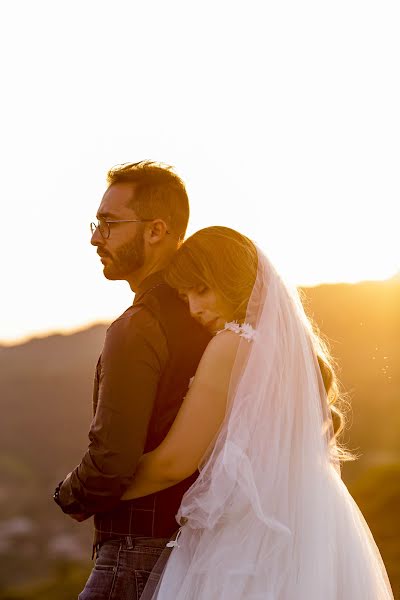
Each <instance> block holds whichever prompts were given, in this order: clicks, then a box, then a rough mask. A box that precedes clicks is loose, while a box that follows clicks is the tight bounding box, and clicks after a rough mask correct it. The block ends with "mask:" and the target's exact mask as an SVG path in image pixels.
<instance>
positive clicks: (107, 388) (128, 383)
mask: <svg viewBox="0 0 400 600" xmlns="http://www.w3.org/2000/svg"><path fill="white" fill-rule="evenodd" d="M209 339H210V336H209V334H208V333H206V331H205V330H203V329H202V328H201V327H200V326H199V325H198V324H197V323H196V322H195V321H194V320H193V319H191V318H190V315H189V312H188V309H187V306H186V305H185V303H183V302H182V301H181V300H180V299H179V297H178V295H177V294H176V292H175V291H174V290H172V289H171V288H170V287H169V286H167V285H166V284H165V283H164V281H163V277H162V272H158V273H154V274H152V275H150V276H149V277H148V278H147V279H146V280H145V281H144V282H143V283H142V285H141V286H140V288H139V290H138V292H137V294H136V297H135V301H134V303H133V305H132V306H131V307H130V308H128V310H126V311H125V312H124V313H123V314H122V315H121V316H120V317H119V318H118V319H117V320H116V321H114V322H113V323H112V324H111V326H110V327H109V329H108V330H107V333H106V339H105V344H104V348H103V351H102V354H101V356H100V358H99V361H98V363H97V368H96V376H95V384H94V392H93V414H94V417H93V421H92V424H91V427H90V432H89V440H90V443H89V447H88V450H87V452H86V453H85V455H84V456H83V458H82V461H81V463H80V465H79V466H78V467H77V468H76V469H75V470H74V471H73V472H72V473H71V474H70V476H69V477H67V479H66V480H65V482H64V483H63V485H62V486H61V489H60V492H59V500H58V501H59V504H60V506H61V508H62V509H63V510H64V512H66V513H78V512H85V513H89V514H93V513H94V514H95V528H96V543H97V542H99V541H103V540H104V539H110V538H114V537H120V536H122V535H148V536H153V537H164V536H165V537H167V536H169V535H171V534H172V533H173V531H174V528H175V520H174V515H175V513H176V511H177V509H178V507H179V504H180V500H181V498H182V495H183V493H184V492H185V491H186V489H187V488H188V487H189V485H190V484H191V483H192V482H193V481H194V477H191V478H189V479H188V480H185V481H184V482H181V483H180V484H178V485H177V486H173V487H171V488H168V489H166V490H162V491H161V492H158V493H156V494H151V495H149V496H145V497H143V498H138V499H136V500H132V501H124V502H121V501H120V497H121V495H122V494H123V492H124V491H125V490H126V488H127V487H128V486H129V484H130V482H131V481H132V479H133V476H134V473H135V469H136V465H137V463H138V461H139V459H140V457H141V456H142V454H143V453H144V452H149V451H150V450H152V449H154V448H155V447H156V446H158V445H159V444H160V443H161V441H162V439H163V438H164V437H165V435H166V433H167V432H168V430H169V428H170V427H171V425H172V423H173V421H174V419H175V416H176V414H177V412H178V410H179V407H180V404H181V402H182V400H183V397H184V395H185V393H186V390H187V388H188V383H189V379H190V377H192V376H193V375H194V373H195V370H196V368H197V364H198V362H199V360H200V358H201V355H202V353H203V352H204V349H205V347H206V345H207V343H208V341H209ZM150 513H151V514H150Z"/></svg>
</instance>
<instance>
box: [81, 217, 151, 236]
mask: <svg viewBox="0 0 400 600" xmlns="http://www.w3.org/2000/svg"><path fill="white" fill-rule="evenodd" d="M151 221H154V219H117V220H106V219H98V220H97V225H96V223H93V222H92V223H90V231H91V233H92V235H93V234H94V232H95V231H96V229H98V230H99V231H100V235H101V237H102V238H104V239H105V240H107V239H108V238H109V237H110V223H150V222H151Z"/></svg>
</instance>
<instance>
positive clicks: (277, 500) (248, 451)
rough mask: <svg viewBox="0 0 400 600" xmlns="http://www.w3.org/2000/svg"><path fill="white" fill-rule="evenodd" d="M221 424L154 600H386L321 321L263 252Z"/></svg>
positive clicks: (185, 503)
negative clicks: (353, 480) (343, 463)
mask: <svg viewBox="0 0 400 600" xmlns="http://www.w3.org/2000/svg"><path fill="white" fill-rule="evenodd" d="M246 323H247V324H249V325H251V326H252V327H253V328H254V330H255V334H254V336H248V337H252V338H253V339H251V340H249V339H246V336H244V337H242V338H241V340H240V344H239V350H238V353H237V357H236V361H235V365H234V369H233V372H232V377H231V382H230V390H229V398H228V405H227V412H226V417H225V419H224V422H223V424H222V426H221V428H220V430H219V432H218V435H217V436H216V439H215V440H214V442H213V444H212V445H211V447H210V449H209V451H208V453H207V455H206V456H205V457H204V459H203V461H202V464H201V465H200V467H199V470H200V474H199V477H198V479H197V480H196V482H195V483H194V484H193V485H192V487H191V488H190V489H189V490H188V491H187V492H186V494H185V495H184V497H183V500H182V503H181V506H180V509H179V513H178V515H177V520H178V522H179V523H180V524H181V525H182V527H181V529H180V531H179V538H178V540H177V544H178V545H177V546H176V547H174V548H173V550H172V552H171V554H170V556H169V559H168V561H167V563H166V565H165V568H164V569H163V573H162V576H161V580H160V582H159V584H158V586H157V588H156V589H155V590H154V583H153V581H154V577H153V576H152V577H150V579H149V583H148V585H147V586H146V589H145V591H144V594H143V596H142V598H143V599H144V600H150V598H152V599H154V598H157V599H158V600H261V599H263V600H322V599H323V600H389V599H393V595H392V592H391V588H390V584H389V581H388V578H387V574H386V571H385V567H384V565H383V562H382V559H381V556H380V554H379V550H378V548H377V546H376V544H375V542H374V540H373V538H372V535H371V533H370V530H369V528H368V526H367V524H366V522H365V520H364V518H363V516H362V514H361V512H360V511H359V509H358V507H357V505H356V504H355V502H354V500H353V499H352V497H351V496H350V494H349V492H348V490H347V488H346V486H345V485H344V484H343V482H342V480H341V477H340V467H339V463H338V459H337V453H336V452H335V450H336V448H335V440H334V437H333V428H332V421H331V415H330V409H329V406H328V402H327V399H326V392H325V388H324V385H323V382H322V378H321V374H320V370H319V367H318V362H317V355H316V344H318V340H317V338H316V337H315V336H314V333H313V331H312V328H311V326H310V323H309V321H308V319H307V318H306V315H305V314H304V310H303V307H302V305H301V302H300V300H299V298H298V296H297V294H296V293H295V292H291V291H290V290H289V289H288V287H287V286H286V285H285V284H284V283H283V281H282V280H281V278H280V277H279V275H278V274H277V273H276V271H275V270H274V268H273V266H272V265H271V263H270V262H269V261H268V259H267V258H266V257H265V255H264V254H263V253H262V252H260V251H258V272H257V279H256V282H255V285H254V288H253V292H252V295H251V298H250V300H249V304H248V308H247V316H246Z"/></svg>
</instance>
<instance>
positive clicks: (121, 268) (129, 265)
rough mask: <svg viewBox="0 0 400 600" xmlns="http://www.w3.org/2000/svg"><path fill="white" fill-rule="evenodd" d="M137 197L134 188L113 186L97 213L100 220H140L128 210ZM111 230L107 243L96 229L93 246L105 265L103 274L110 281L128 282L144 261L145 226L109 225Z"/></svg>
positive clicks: (138, 224)
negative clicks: (130, 203) (134, 196)
mask: <svg viewBox="0 0 400 600" xmlns="http://www.w3.org/2000/svg"><path fill="white" fill-rule="evenodd" d="M134 193H135V192H134V190H133V189H132V186H131V185H126V184H123V183H117V184H114V185H112V186H110V187H109V188H108V189H107V191H106V193H105V194H104V196H103V199H102V201H101V204H100V206H99V209H98V211H97V215H96V216H97V219H99V220H106V221H108V220H110V221H114V220H120V219H139V217H138V216H137V215H136V213H135V211H134V210H133V209H132V208H129V201H130V200H131V199H132V197H133V195H134ZM108 227H109V229H110V236H109V237H108V238H107V239H104V238H103V237H102V235H101V233H100V231H99V228H97V229H96V230H95V232H94V233H93V235H92V239H91V243H92V244H93V246H96V247H97V254H98V255H99V256H100V259H101V262H102V263H103V267H104V268H103V273H104V276H105V277H106V278H107V279H128V278H129V276H130V275H131V274H132V273H133V272H135V271H137V270H138V269H140V268H141V267H142V266H143V264H144V261H145V251H144V237H143V231H144V224H143V223H110V224H109V225H108Z"/></svg>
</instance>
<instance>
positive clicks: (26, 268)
mask: <svg viewBox="0 0 400 600" xmlns="http://www.w3.org/2000/svg"><path fill="white" fill-rule="evenodd" d="M399 30H400V4H399V2H398V1H397V0H396V1H386V0H372V1H368V0H363V1H362V2H361V1H353V0H345V1H342V0H337V1H335V2H327V1H325V0H315V1H310V0H304V1H302V2H299V1H298V0H293V1H292V2H288V1H285V0H279V1H278V0H276V1H273V2H272V1H271V2H268V1H265V0H263V1H259V2H255V1H251V0H249V1H248V2H246V3H244V2H240V3H239V2H236V1H232V0H231V1H225V0H220V1H219V0H206V1H204V0H203V2H201V3H200V2H196V3H195V2H192V1H190V0H185V1H175V0H172V1H169V2H165V1H163V2H162V1H153V2H136V1H134V0H131V1H130V2H125V1H120V0H112V1H111V0H109V1H108V2H105V1H101V0H96V1H94V0H93V1H89V0H86V1H85V0H79V1H77V0H70V1H69V2H63V3H61V2H57V1H54V0H52V1H43V0H36V1H35V2H30V1H28V0H26V1H18V0H14V1H13V2H7V3H2V4H1V8H0V50H1V56H2V78H1V83H2V96H1V112H0V119H1V123H0V125H1V129H0V131H1V137H0V154H1V166H2V194H1V203H2V214H3V220H2V226H1V230H0V231H1V235H0V243H1V256H2V258H3V260H2V265H1V266H2V269H1V275H2V294H1V299H2V305H1V323H0V341H2V342H4V343H10V342H13V341H15V340H19V339H21V338H24V337H26V336H31V335H38V334H40V335H43V334H44V333H45V332H47V331H65V330H68V329H70V328H77V327H81V326H84V325H85V324H87V323H92V322H95V321H98V320H104V319H112V318H113V317H115V316H117V315H118V314H120V313H121V312H122V311H123V310H124V309H125V308H126V307H127V306H128V305H129V304H130V303H131V301H132V293H131V292H130V290H129V287H128V286H127V284H125V283H123V282H115V283H114V282H108V281H106V280H104V278H103V275H102V268H101V264H100V262H99V260H98V257H97V256H96V252H95V249H93V248H92V247H91V246H90V243H89V240H90V232H89V222H90V221H91V220H93V218H94V216H95V214H96V209H97V206H98V204H99V202H100V199H101V196H102V194H103V192H104V190H105V175H106V172H107V170H108V169H109V168H110V167H111V166H112V165H115V164H117V163H121V162H128V161H129V162H131V161H137V160H140V159H143V158H152V159H154V160H160V161H164V162H167V163H170V164H172V165H174V166H175V168H176V170H177V172H178V173H179V174H180V175H181V176H182V177H183V179H184V180H185V182H186V183H187V188H188V192H189V195H190V199H191V221H190V227H189V231H188V233H192V232H193V231H195V230H197V229H199V228H201V227H205V226H207V225H213V224H223V225H228V226H231V227H234V228H236V229H239V230H240V231H242V232H243V233H246V234H247V235H249V236H250V237H252V238H253V239H254V240H255V241H257V242H258V243H259V245H260V246H261V247H262V248H263V249H264V250H265V251H266V252H267V254H268V255H269V256H270V258H271V259H272V260H273V262H275V264H276V266H277V267H278V269H279V270H281V271H282V272H283V273H284V274H285V275H286V276H287V277H288V278H289V279H290V280H291V281H293V282H294V283H296V284H301V285H316V284H319V283H324V282H338V281H346V282H355V281H360V280H365V279H384V278H389V277H392V276H393V275H395V274H396V273H397V272H398V271H399V268H400V260H399V247H400V244H399V221H398V217H397V214H398V212H399V198H400V193H399V192H400V178H399V165H400V144H399V140H400V110H399V107H400V77H399V68H400V65H399V62H400V36H399V35H398V32H399Z"/></svg>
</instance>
